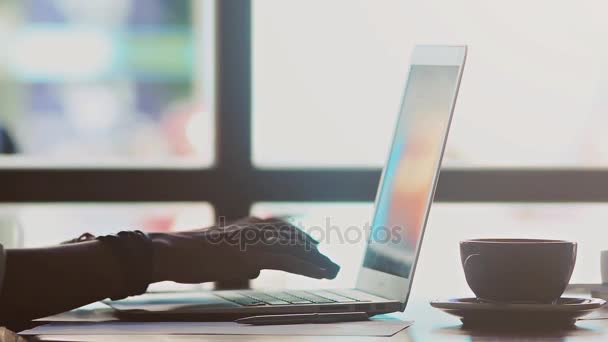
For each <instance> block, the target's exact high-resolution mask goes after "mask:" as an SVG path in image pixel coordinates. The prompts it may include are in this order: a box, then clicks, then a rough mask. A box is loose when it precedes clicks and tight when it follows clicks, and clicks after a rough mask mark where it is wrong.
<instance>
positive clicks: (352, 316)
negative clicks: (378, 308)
mask: <svg viewBox="0 0 608 342" xmlns="http://www.w3.org/2000/svg"><path fill="white" fill-rule="evenodd" d="M368 319H369V317H368V316H367V314H366V313H365V312H338V313H310V314H289V315H262V316H251V317H244V318H239V319H237V320H236V321H235V322H237V323H240V324H251V325H278V324H306V323H338V322H354V321H367V320H368Z"/></svg>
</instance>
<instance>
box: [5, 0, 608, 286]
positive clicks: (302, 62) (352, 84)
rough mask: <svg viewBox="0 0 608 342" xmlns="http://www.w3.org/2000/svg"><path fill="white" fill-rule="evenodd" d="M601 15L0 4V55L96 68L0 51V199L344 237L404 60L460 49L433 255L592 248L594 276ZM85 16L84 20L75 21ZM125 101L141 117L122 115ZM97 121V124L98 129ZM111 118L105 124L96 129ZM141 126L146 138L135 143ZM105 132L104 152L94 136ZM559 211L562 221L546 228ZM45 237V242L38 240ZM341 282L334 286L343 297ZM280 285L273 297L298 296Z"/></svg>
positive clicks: (605, 158)
mask: <svg viewBox="0 0 608 342" xmlns="http://www.w3.org/2000/svg"><path fill="white" fill-rule="evenodd" d="M144 3H145V5H144ZM98 6H99V7H98ZM604 7H605V5H604V4H603V2H600V1H595V2H589V3H585V4H578V3H576V4H575V3H572V4H568V3H559V4H556V3H554V2H551V3H550V4H549V3H548V2H546V1H543V2H538V3H534V4H529V3H526V6H525V8H526V10H525V11H522V10H521V6H520V5H518V4H517V3H513V2H510V3H505V4H501V5H496V4H493V5H492V6H490V5H488V4H486V3H485V2H483V1H469V2H465V3H458V4H456V3H452V2H450V1H440V0H431V1H425V2H417V3H412V2H404V1H399V0H386V1H385V2H383V3H382V5H379V4H378V1H375V0H332V1H331V2H328V1H321V0H300V1H297V0H292V1H282V0H221V1H213V0H189V1H187V0H172V1H170V0H164V1H162V0H145V1H144V0H131V1H117V0H116V1H114V0H112V1H109V0H95V1H92V0H91V1H80V0H71V1H70V0H55V1H53V0H45V1H43V0H28V1H17V0H13V1H5V2H3V3H2V4H1V5H0V16H2V19H6V20H0V22H1V23H2V24H1V25H0V41H2V42H9V39H8V38H7V37H11V36H12V35H13V34H17V33H18V34H19V35H21V34H26V36H23V37H26V38H27V39H25V40H23V41H22V42H21V44H22V45H23V44H25V43H27V44H29V45H27V46H25V47H20V49H24V48H29V49H33V48H35V47H36V46H40V45H36V44H42V45H43V46H44V44H49V42H55V43H53V44H54V45H53V46H72V45H70V44H76V45H81V44H83V43H82V41H83V37H87V39H86V44H88V45H87V46H90V48H91V49H98V51H102V50H103V51H106V53H105V54H100V55H99V56H96V58H91V59H90V60H88V59H86V58H83V57H86V53H84V52H81V53H79V54H76V53H74V54H68V53H64V52H65V51H49V53H48V55H49V56H50V57H53V58H59V59H61V60H63V59H64V58H65V59H66V61H73V62H72V63H73V64H74V67H73V68H72V67H67V66H66V65H64V64H62V63H55V62H53V59H49V60H46V59H44V58H33V57H32V56H31V55H28V56H27V57H28V58H24V59H23V60H21V59H19V60H17V61H15V60H14V59H13V60H12V62H11V59H9V58H8V57H9V56H10V54H15V53H17V52H18V51H20V50H19V49H12V50H10V51H8V52H7V53H5V54H2V55H1V57H2V59H0V70H1V73H0V86H2V89H3V91H1V92H0V98H2V101H0V102H1V103H0V109H1V111H2V112H0V120H1V121H2V123H0V125H3V127H6V128H10V130H11V131H10V133H11V135H13V136H14V137H15V138H16V140H17V143H18V144H17V145H18V147H19V149H20V151H21V152H22V153H21V155H20V156H19V157H15V156H8V157H4V158H2V159H4V160H2V162H3V163H2V168H0V188H2V189H3V191H0V202H2V203H4V204H6V205H8V204H10V205H25V206H29V205H32V203H33V204H34V205H41V206H45V205H58V206H63V205H66V208H68V207H67V205H73V204H74V203H76V204H77V205H83V204H86V205H89V204H90V205H95V206H98V205H99V206H101V207H105V206H106V205H110V206H111V205H112V204H116V203H123V204H124V203H129V204H130V205H131V204H133V205H135V204H137V203H144V204H146V205H148V204H150V205H152V204H153V205H154V206H152V207H149V208H153V209H150V210H151V211H152V212H154V211H156V210H158V211H159V212H163V211H164V210H171V209H162V208H172V206H173V205H178V206H180V205H181V204H180V203H190V204H192V203H194V204H193V205H201V203H208V204H205V206H207V205H208V208H212V209H209V210H207V209H205V210H204V212H206V213H209V212H210V210H212V212H213V213H214V214H215V215H217V216H225V217H227V218H228V219H235V218H238V217H242V216H246V215H248V214H250V213H251V212H252V208H253V212H254V213H262V214H263V213H279V214H282V213H292V212H294V210H297V211H300V210H301V211H306V212H307V213H309V215H311V216H312V217H313V219H312V220H311V221H310V222H315V220H318V219H319V217H324V216H325V215H327V213H330V212H336V213H338V216H340V217H341V218H340V222H339V223H338V224H339V225H345V224H349V223H350V222H349V221H350V220H351V219H352V217H351V218H349V217H350V215H352V214H353V213H354V214H356V215H362V216H365V215H367V214H366V213H370V212H371V209H370V208H371V206H370V204H369V203H371V202H372V201H373V199H374V195H375V191H376V188H377V185H378V179H379V176H380V166H381V165H382V163H383V162H384V157H385V155H386V150H387V149H388V145H389V140H390V136H391V134H392V129H393V124H394V119H395V116H396V114H397V109H398V106H399V101H400V97H401V92H402V86H403V84H404V82H405V76H406V72H407V69H406V68H407V65H408V58H409V53H410V51H411V48H412V46H413V45H414V44H415V43H467V44H469V46H470V54H469V59H468V64H467V67H466V70H465V74H464V79H463V83H462V88H461V90H462V91H461V96H460V98H459V101H458V104H457V107H456V108H457V110H456V114H455V120H454V124H453V130H452V132H451V135H450V139H449V142H448V151H447V156H446V163H445V166H446V167H445V169H444V170H443V172H442V174H441V177H440V180H439V187H438V192H437V194H436V197H435V199H436V201H437V202H441V203H439V205H437V206H436V209H437V210H434V211H433V217H432V222H431V224H432V225H433V227H435V229H432V230H431V232H432V234H430V235H429V236H427V240H426V241H427V244H428V245H429V246H434V247H429V250H433V249H436V248H443V247H446V246H443V245H441V243H442V242H441V241H443V240H441V237H442V236H444V235H442V234H445V233H446V232H447V234H448V236H449V237H450V239H451V240H450V241H452V240H453V241H455V240H456V239H459V238H461V237H469V236H477V235H479V236H484V235H485V236H490V235H492V236H498V235H503V234H504V235H516V234H517V235H520V234H521V235H526V236H534V235H535V234H540V235H545V234H546V235H549V234H552V236H553V235H554V236H563V237H566V238H573V239H579V240H581V241H582V242H581V243H583V244H584V245H585V246H590V247H585V249H586V250H585V252H583V253H582V254H581V257H582V258H584V260H586V261H585V264H586V265H590V266H589V267H595V266H594V265H595V264H594V263H593V262H592V261H588V260H593V258H594V257H593V255H592V254H593V253H595V252H596V251H597V250H598V249H600V248H602V247H601V246H600V245H599V244H598V243H596V242H597V241H600V240H606V239H594V240H593V239H590V238H589V237H593V236H595V234H600V233H598V231H601V229H600V228H599V227H601V224H602V222H604V221H605V220H604V217H603V214H602V212H604V211H605V210H604V207H605V206H604V205H603V204H599V203H596V204H593V203H591V202H608V172H606V171H605V170H603V169H602V167H604V166H606V165H607V164H608V154H607V153H606V148H605V146H608V141H604V140H605V139H606V138H605V134H603V132H602V131H601V129H602V127H604V126H605V125H603V120H604V119H603V117H604V116H605V115H602V113H603V112H604V111H605V108H604V107H605V104H606V103H605V101H603V100H602V99H603V98H607V97H606V96H604V95H605V94H604V93H605V92H606V87H605V86H604V83H605V82H604V81H605V80H604V78H605V77H604V76H605V74H606V73H605V66H604V59H605V58H603V56H604V55H605V52H606V51H605V49H604V48H603V47H602V46H600V45H601V44H600V45H598V44H597V42H598V41H602V39H601V38H603V36H604V35H605V33H606V32H605V31H606V25H604V23H603V18H602V17H601V13H605V8H604ZM547 8H551V9H552V10H551V11H550V12H547V11H546V9H547ZM102 9H103V10H102ZM133 9H140V10H138V11H137V14H136V15H135V14H134V12H133ZM66 11H67V12H66ZM61 13H63V14H61ZM70 13H71V14H70ZM74 13H78V15H74ZM70 18H72V19H70ZM73 18H77V19H73ZM78 18H88V19H87V22H86V25H85V24H83V23H82V20H80V19H78ZM539 18H542V20H540V19H539ZM313 19H314V20H313ZM336 23H339V25H337V24H336ZM563 23H576V25H574V24H573V25H563ZM480 28H483V29H480ZM11 30H12V31H11ZM13 31H15V32H13ZM22 31H24V32H22ZM41 32H42V38H41V37H40V36H38V37H36V35H39V34H41ZM151 33H154V34H153V35H152V36H151ZM28 34H29V35H30V36H28ZM32 34H33V36H31V35H32ZM34 38H35V39H34ZM89 38H90V39H89ZM28 39H29V40H28ZM32 39H33V40H32ZM125 40H126V41H129V42H130V44H126V45H128V46H125ZM7 44H8V43H7ZM32 44H33V45H32ZM104 49H105V50H104ZM5 50H9V49H5ZM13 50H14V51H13ZM161 50H162V51H161ZM149 51H153V52H159V53H158V54H155V53H149ZM119 52H120V53H119ZM160 52H162V53H160ZM115 53H119V54H120V57H121V58H119V59H116V58H118V57H117V56H115ZM83 54H84V55H83ZM178 55H179V56H178ZM103 56H106V57H104V58H102V57H103ZM176 56H178V57H176ZM55 61H56V60H55ZM108 61H111V62H108ZM17 62H18V63H17ZM102 62H104V63H102ZM15 63H17V64H19V63H22V64H19V65H22V66H21V67H20V68H21V69H19V68H16V69H15V68H14V65H17V64H15ZM23 63H25V64H23ZM28 63H29V64H28ZM76 66H77V67H76ZM101 66H103V67H101ZM93 71H95V72H93ZM36 72H37V73H38V74H36ZM62 72H63V73H64V74H63V75H62V74H61V73H62ZM65 73H68V75H66V74H65ZM74 73H75V74H74ZM35 75H38V76H36V77H34V76H35ZM110 76H111V77H110ZM117 80H118V81H117ZM116 82H118V83H116ZM140 83H142V84H145V85H141V86H140V85H138V84H140ZM117 84H118V85H117ZM125 84H126V85H125ZM32 94H33V95H32ZM137 94H147V95H145V96H148V97H147V98H148V99H149V100H150V101H149V102H146V101H143V102H141V103H140V102H137V101H135V100H136V99H137V98H138V96H140V95H137ZM26 95H27V96H26ZM136 95H137V96H136ZM141 96H144V95H141ZM145 96H144V97H145ZM5 99H8V100H5ZM32 99H35V101H33V100H32ZM66 99H67V100H66ZM66 101H67V102H66ZM70 101H72V102H70ZM66 103H73V104H76V105H75V106H74V107H70V106H67V105H66ZM93 103H94V104H98V105H99V106H90V104H93ZM184 103H186V105H185V106H183V104H184ZM2 106H5V107H2ZM6 106H8V107H6ZM79 106H82V107H83V109H82V110H81V109H80V107H79ZM138 106H139V107H138ZM9 107H10V108H9ZM41 108H42V109H41ZM100 108H101V109H103V110H104V113H109V114H107V115H99V113H101V111H100ZM176 108H177V109H176ZM180 108H186V109H184V111H182V109H180ZM47 111H48V113H47ZM89 111H90V112H89ZM70 113H72V114H70ZM75 113H78V115H76V114H75ZM80 113H84V114H82V115H81V114H80ZM90 113H92V114H90ZM112 113H113V114H112ZM117 113H118V114H117ZM142 113H146V114H145V115H143V114H142ZM199 113H204V114H201V115H200V116H197V115H199ZM140 114H142V115H140ZM216 114H217V115H216ZM53 115H55V116H57V115H59V116H60V117H61V119H57V120H64V121H56V119H51V118H53V117H54V116H53ZM70 115H72V116H70ZM111 118H114V119H112V120H115V121H112V122H114V123H115V124H116V125H117V126H112V125H109V124H108V122H110V121H111V120H110V119H111ZM28 120H29V121H28ZM32 120H33V122H32ZM65 120H75V121H74V122H75V123H71V124H70V125H72V128H71V130H70V131H69V132H68V133H66V134H62V133H59V132H64V130H65V129H66V127H63V126H62V127H59V128H57V129H58V130H59V131H57V132H58V133H53V134H51V132H55V131H53V130H54V129H55V128H53V127H54V125H57V122H64V123H65V122H67V121H65ZM171 120H175V122H177V123H178V124H177V126H179V127H180V128H179V129H178V131H179V134H177V135H178V136H180V137H181V138H180V139H181V140H180V139H178V140H175V141H181V142H184V141H185V142H187V144H186V145H187V146H186V147H187V148H186V147H184V146H182V145H181V143H179V144H177V145H179V146H182V147H184V149H183V150H182V149H172V148H167V146H173V143H174V142H175V141H173V140H171V139H173V138H171V135H170V134H169V135H167V134H168V133H167V132H169V131H172V130H171V129H169V130H168V131H165V129H164V128H163V127H165V126H163V125H165V124H166V123H167V122H168V121H171ZM36 121H39V123H38V124H34V123H35V122H36ZM78 125H80V126H78ZM99 125H102V126H99ZM104 125H105V126H104ZM92 127H97V128H96V129H92ZM99 127H105V128H104V129H105V130H103V129H101V128H99ZM113 127H118V128H117V129H113ZM167 127H174V126H172V125H169V126H167ZM165 128H166V127H165ZM28 130H35V131H30V133H28ZM125 130H126V131H129V132H128V133H129V134H126V135H125V134H123V132H124V131H125ZM139 130H141V131H142V132H144V133H143V135H144V137H145V139H143V140H142V139H140V138H136V136H137V137H139V136H140V135H136V134H130V133H134V132H136V131H139ZM98 131H99V132H101V131H103V132H105V136H104V137H96V136H95V134H88V132H98ZM31 132H34V133H31ZM184 137H185V138H184ZM66 139H67V140H66ZM184 139H185V140H184ZM188 144H189V145H188ZM58 146H59V147H58ZM61 146H63V147H61ZM180 148H181V147H180ZM180 151H181V152H180ZM32 159H36V160H37V161H36V162H34V161H32ZM65 166H70V167H69V168H66V167H65ZM184 166H186V167H184ZM446 202H448V203H446ZM562 202H568V203H562ZM570 202H579V203H570ZM49 203H52V204H49ZM62 203H63V204H62ZM66 203H67V204H66ZM366 203H367V204H366ZM190 204H188V205H190ZM74 205H75V204H74ZM528 207H529V210H528ZM42 208H44V207H42ZM310 208H312V209H310ZM353 208H355V209H353ZM452 208H456V209H452ZM100 210H101V209H100ZM103 210H105V209H103ZM562 212H563V213H562ZM205 215H207V214H205ZM211 215H212V214H211ZM528 215H531V217H538V220H537V221H535V220H534V219H533V220H532V221H529V220H528V219H529V217H530V216H528ZM559 215H565V216H564V217H565V218H564V220H563V221H560V222H556V221H554V217H561V216H559ZM197 217H198V216H197ZM314 217H316V218H314ZM356 217H360V216H356ZM481 218H484V219H483V220H482V219H481ZM200 219H201V221H202V222H201V224H202V223H209V222H211V221H210V220H206V219H204V218H202V217H200ZM477 219H479V220H477ZM309 220H310V219H309ZM454 221H458V222H460V224H459V225H458V226H457V227H454V226H452V225H450V224H449V223H451V222H454ZM129 222H130V221H129ZM137 222H138V221H135V223H134V224H138V223H137ZM437 222H439V223H437ZM578 222H584V227H585V233H580V234H581V235H580V236H579V235H576V236H575V235H569V234H571V233H572V234H574V233H575V232H576V233H577V234H578V233H579V232H581V231H582V230H572V231H568V230H567V228H569V227H571V226H576V228H578V227H579V226H577V223H578ZM119 223H120V222H116V224H117V225H118V224H119ZM29 226H31V227H33V226H34V224H33V223H32V224H31V225H29ZM74 227H77V228H79V229H80V227H81V226H78V225H74ZM469 227H470V228H471V229H474V230H468V228H469ZM552 227H556V228H555V229H556V231H554V232H553V231H550V230H548V228H552ZM120 228H122V227H116V228H115V229H120ZM31 229H32V230H34V229H39V230H40V231H42V230H44V229H47V228H46V227H40V228H31ZM48 229H50V228H48ZM104 229H106V228H105V227H104ZM108 229H111V228H110V227H108ZM486 229H487V230H486ZM50 231H54V230H53V229H51V230H50ZM70 233H71V231H70ZM469 233H470V235H468V234H469ZM45 234H47V235H44V234H42V235H39V236H47V237H48V238H49V239H50V238H51V236H50V234H48V232H45ZM486 234H487V235H486ZM65 235H66V236H67V235H70V234H67V233H66V234H65ZM32 236H33V235H32ZM53 238H54V237H53ZM44 239H45V240H46V239H47V238H46V237H45V238H44ZM53 240H54V239H53ZM591 240H593V241H592V242H589V241H591ZM446 241H448V240H446ZM594 241H595V242H594ZM43 242H44V241H38V242H37V243H43ZM445 243H448V242H445ZM450 243H451V242H450ZM593 243H595V244H593ZM423 248H424V247H423ZM328 253H330V254H331V253H338V254H339V251H337V250H336V251H333V250H331V251H328ZM423 253H424V252H423ZM338 254H337V256H336V257H339V255H338ZM344 255H346V254H344ZM428 260H429V259H428V258H427V259H425V258H423V259H422V260H421V262H428ZM452 266H453V265H452ZM577 272H580V273H577V274H575V278H576V279H577V280H580V281H595V280H597V279H596V278H595V273H593V272H595V271H593V270H591V268H590V269H586V268H585V269H583V270H580V268H577ZM349 277H351V278H349ZM352 277H353V273H352V272H351V273H349V272H348V271H347V272H345V273H344V278H343V281H345V282H348V281H350V280H349V279H351V280H352V279H354V278H352ZM290 279H291V280H289V279H286V278H284V279H283V280H281V281H285V282H293V281H297V279H296V278H290ZM260 281H261V282H262V283H260V284H263V281H264V279H260ZM302 284H303V282H302Z"/></svg>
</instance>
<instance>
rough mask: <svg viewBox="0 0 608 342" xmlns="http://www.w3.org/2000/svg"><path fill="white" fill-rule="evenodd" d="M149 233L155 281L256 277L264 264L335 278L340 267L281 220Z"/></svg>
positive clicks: (185, 281) (252, 220) (307, 274)
mask: <svg viewBox="0 0 608 342" xmlns="http://www.w3.org/2000/svg"><path fill="white" fill-rule="evenodd" d="M149 236H150V238H151V239H152V241H153V244H154V255H155V258H154V281H164V280H171V281H175V282H179V283H203V282H210V281H227V280H236V279H244V278H249V279H253V278H255V277H257V276H258V275H259V273H260V270H263V269H274V270H281V271H286V272H290V273H296V274H301V275H305V276H309V277H312V278H317V279H323V278H327V279H333V278H335V277H336V275H337V273H338V271H339V269H340V267H339V266H338V265H336V264H335V263H334V262H332V261H331V260H330V259H329V258H328V257H326V256H325V255H323V254H322V253H321V252H319V250H318V249H317V244H318V242H317V241H315V240H314V239H313V238H312V237H310V236H309V235H308V234H306V233H305V232H303V231H301V230H300V229H298V228H297V227H295V226H293V225H291V224H289V223H287V222H285V221H282V220H277V219H267V220H262V219H258V218H253V217H250V218H246V219H243V220H240V221H237V222H235V223H232V224H229V225H226V226H220V227H211V228H207V229H199V230H193V231H188V232H181V233H171V234H166V233H152V234H149Z"/></svg>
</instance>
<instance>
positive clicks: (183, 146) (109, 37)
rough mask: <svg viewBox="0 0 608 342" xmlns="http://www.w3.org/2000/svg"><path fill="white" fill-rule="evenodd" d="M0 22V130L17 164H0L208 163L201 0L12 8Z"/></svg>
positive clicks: (41, 2) (56, 0)
mask: <svg viewBox="0 0 608 342" xmlns="http://www.w3.org/2000/svg"><path fill="white" fill-rule="evenodd" d="M0 17H2V18H3V25H2V27H1V28H0V42H1V43H2V46H3V47H4V51H5V52H4V53H3V55H2V58H0V89H2V91H1V92H0V128H3V129H4V130H5V132H8V134H9V135H10V139H11V140H12V144H14V146H16V152H18V153H19V156H20V158H11V159H5V160H3V162H5V163H7V164H8V165H11V166H15V164H17V165H24V164H25V165H31V164H32V163H33V162H37V164H38V165H40V164H42V165H47V166H48V165H49V164H51V163H52V164H53V165H55V166H83V164H84V165H88V166H106V167H107V166H114V167H117V166H120V167H125V166H129V165H132V164H140V165H141V164H148V165H150V164H151V165H154V164H156V166H158V165H165V164H168V165H171V166H172V167H179V166H198V167H200V166H209V165H211V164H212V163H213V158H214V155H213V152H214V148H213V144H214V133H215V132H214V118H213V109H212V108H211V107H210V105H211V104H212V103H210V97H209V95H207V96H205V93H206V92H209V91H211V90H210V89H206V87H209V86H211V82H210V80H211V78H210V75H212V73H213V72H212V70H211V68H212V67H213V66H212V64H211V63H212V62H213V61H212V60H211V57H212V51H211V49H209V48H208V47H209V46H211V45H210V44H208V43H207V41H206V40H207V39H208V37H210V36H209V34H208V33H207V32H206V31H205V28H206V27H211V26H209V25H208V24H207V22H208V21H209V20H208V18H206V17H210V18H211V16H209V14H207V13H206V9H205V8H204V3H203V1H202V0H178V1H173V0H152V1H147V0H128V1H101V0H95V1H73V0H27V1H18V0H14V1H4V2H3V4H2V5H1V6H0ZM206 34H207V36H206ZM3 145H4V146H5V148H4V150H5V151H4V152H9V151H10V150H11V149H9V148H8V146H7V143H6V142H5V143H4V144H3ZM0 149H1V147H0Z"/></svg>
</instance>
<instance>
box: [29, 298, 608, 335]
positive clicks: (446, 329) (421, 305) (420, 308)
mask: <svg viewBox="0 0 608 342" xmlns="http://www.w3.org/2000/svg"><path fill="white" fill-rule="evenodd" d="M412 304H413V305H411V306H408V310H406V312H405V313H399V314H395V316H396V317H398V318H399V319H403V320H414V321H415V324H414V325H413V326H411V327H410V328H407V329H405V330H403V331H401V332H399V333H397V334H396V335H394V336H392V337H352V336H344V337H336V336H293V337H288V338H286V337H285V336H238V335H194V336H188V335H172V336H157V337H152V336H136V335H131V336H124V335H122V336H121V335H116V336H114V335H104V336H39V337H38V338H39V339H40V340H43V341H156V340H158V341H194V340H197V341H241V340H242V341H250V340H260V341H286V340H287V341H332V342H341V341H387V342H388V341H413V342H416V341H433V342H435V341H437V342H442V341H446V342H459V341H467V342H471V341H475V342H484V341H492V342H496V341H530V340H532V341H608V320H587V321H580V322H579V323H578V324H577V325H576V327H575V328H572V329H568V330H561V331H539V332H522V331H480V330H469V329H465V328H463V327H462V326H461V324H460V321H459V320H458V319H456V318H454V317H451V316H449V315H447V314H444V313H443V312H440V311H438V310H436V309H433V308H431V307H430V306H429V305H428V304H427V302H426V301H416V302H415V303H412Z"/></svg>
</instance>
